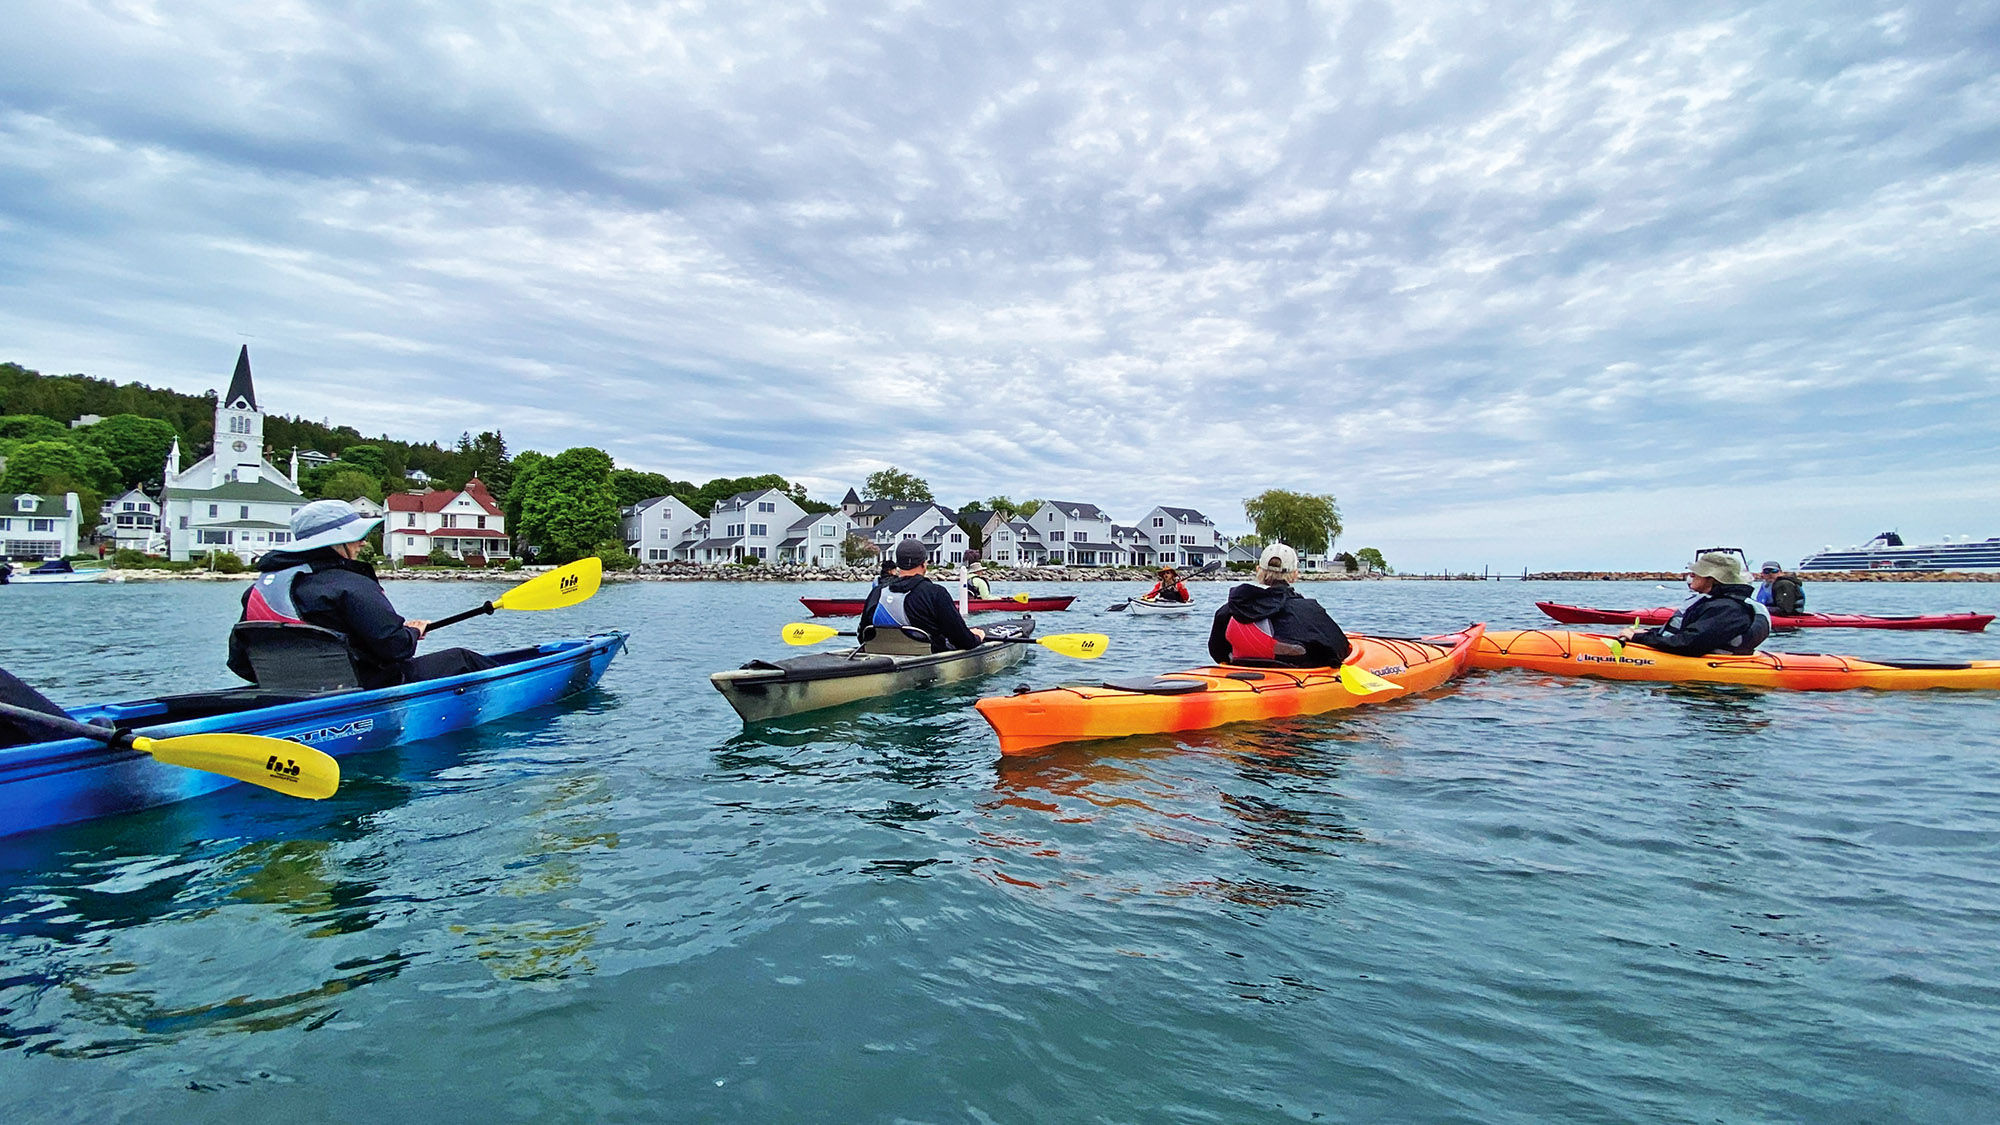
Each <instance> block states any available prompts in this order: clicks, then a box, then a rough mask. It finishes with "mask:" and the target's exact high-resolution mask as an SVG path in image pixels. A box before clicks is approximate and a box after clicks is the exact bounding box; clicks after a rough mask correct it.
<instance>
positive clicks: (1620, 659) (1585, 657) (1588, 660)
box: [1576, 652, 1655, 668]
mask: <svg viewBox="0 0 2000 1125" xmlns="http://www.w3.org/2000/svg"><path fill="white" fill-rule="evenodd" d="M1576 661H1577V663H1579V664H1632V665H1637V666H1638V667H1641V668H1644V667H1647V666H1648V665H1651V664H1653V663H1655V662H1654V661H1651V660H1647V659H1644V658H1642V657H1637V656H1599V655H1597V654H1596V653H1594V652H1579V653H1577V654H1576Z"/></svg>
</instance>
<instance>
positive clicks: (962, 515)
mask: <svg viewBox="0 0 2000 1125" xmlns="http://www.w3.org/2000/svg"><path fill="white" fill-rule="evenodd" d="M992 517H993V513H992V512H991V511H989V510H987V509H985V508H982V507H980V506H979V505H977V504H967V505H966V506H965V507H963V508H960V509H959V510H958V527H959V530H961V531H963V532H965V541H966V542H967V543H969V544H971V545H972V549H973V550H975V551H980V550H984V549H985V547H986V530H985V524H986V521H987V520H989V519H991V518H992Z"/></svg>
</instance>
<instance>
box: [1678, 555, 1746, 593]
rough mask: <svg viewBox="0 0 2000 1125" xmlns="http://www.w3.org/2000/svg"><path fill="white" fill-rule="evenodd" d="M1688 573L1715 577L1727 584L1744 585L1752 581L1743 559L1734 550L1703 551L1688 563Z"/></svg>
mask: <svg viewBox="0 0 2000 1125" xmlns="http://www.w3.org/2000/svg"><path fill="white" fill-rule="evenodd" d="M1688 573H1689V574H1698V575H1700V576H1701V577H1703V578H1713V579H1715V580H1716V581H1717V582H1720V583H1722V584H1723V585H1725V586H1742V585H1746V584H1747V583H1748V582H1749V581H1750V576H1749V575H1748V574H1747V573H1745V572H1744V569H1743V560H1742V559H1741V558H1739V557H1738V556H1737V555H1736V553H1735V552H1733V551H1703V552H1702V553H1701V554H1699V555H1696V556H1695V557H1694V561H1693V562H1692V563H1689V564H1688Z"/></svg>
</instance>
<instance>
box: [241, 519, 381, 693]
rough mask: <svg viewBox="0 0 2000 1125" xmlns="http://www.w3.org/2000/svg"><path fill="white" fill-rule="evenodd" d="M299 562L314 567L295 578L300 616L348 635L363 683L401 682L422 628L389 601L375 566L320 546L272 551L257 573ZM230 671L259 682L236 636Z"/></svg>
mask: <svg viewBox="0 0 2000 1125" xmlns="http://www.w3.org/2000/svg"><path fill="white" fill-rule="evenodd" d="M295 566H306V567H310V568H311V569H310V571H308V572H307V573H304V574H301V575H299V576H298V577H297V578H296V579H294V580H293V581H292V590H291V604H292V607H293V609H294V611H295V612H296V613H297V614H298V616H299V619H300V620H302V621H304V622H305V623H306V624H308V625H318V626H319V627H320V628H322V629H331V630H333V631H334V632H336V633H340V634H342V635H344V636H346V638H347V648H348V651H349V652H351V653H352V654H353V655H354V663H355V666H356V668H357V669H358V670H359V671H360V673H361V686H362V687H364V688H377V687H389V686H391V685H394V684H400V683H402V682H403V680H404V678H405V677H404V672H405V668H404V666H405V665H406V664H407V663H408V662H409V660H410V658H412V657H414V656H415V655H416V654H417V631H416V630H415V629H412V628H410V627H409V626H408V625H405V624H403V615H402V614H400V613H397V612H396V607H395V606H393V605H390V604H389V595H387V594H385V593H383V592H382V583H381V582H380V581H379V580H377V579H376V577H375V568H374V567H372V566H370V565H369V564H367V563H365V562H360V561H357V560H355V559H349V558H344V557H342V556H341V555H339V554H337V553H336V552H335V551H334V550H333V548H331V547H321V548H318V549H317V550H312V551H272V552H269V553H268V554H266V555H265V556H264V557H263V558H262V559H260V560H258V563H257V572H258V573H259V574H269V573H271V572H272V571H278V570H288V569H290V568H292V567H295ZM253 588H254V587H253ZM243 601H244V606H245V608H246V610H247V608H248V606H249V601H250V591H249V590H245V591H243ZM239 620H241V619H240V618H239ZM229 670H230V671H232V672H234V673H236V674H237V675H239V676H241V677H243V678H244V679H246V680H249V681H250V682H252V683H255V682H256V678H255V677H254V676H252V675H251V674H250V659H249V654H248V653H246V652H244V651H243V647H242V645H241V643H240V642H238V641H237V639H236V638H235V637H234V636H233V635H232V636H231V637H230V638H229Z"/></svg>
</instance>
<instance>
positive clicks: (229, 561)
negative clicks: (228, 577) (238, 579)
mask: <svg viewBox="0 0 2000 1125" xmlns="http://www.w3.org/2000/svg"><path fill="white" fill-rule="evenodd" d="M208 568H209V569H210V570H213V571H215V572H216V573H217V574H241V573H243V572H244V571H245V570H247V569H249V568H248V567H246V566H244V565H243V559H242V557H241V556H239V555H238V554H237V553H236V552H235V551H215V552H213V553H211V554H210V555H209V559H208Z"/></svg>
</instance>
